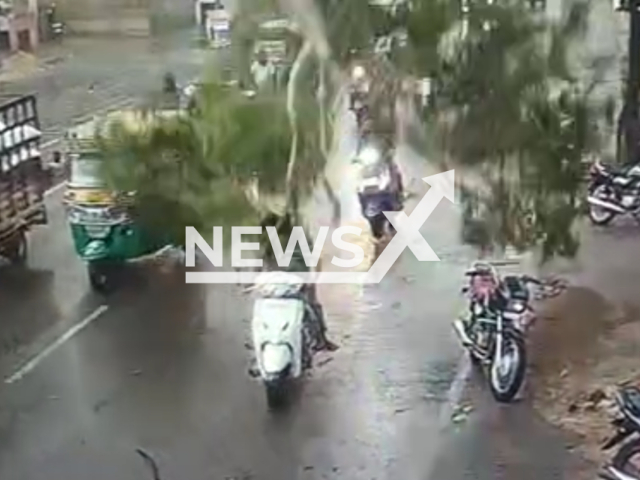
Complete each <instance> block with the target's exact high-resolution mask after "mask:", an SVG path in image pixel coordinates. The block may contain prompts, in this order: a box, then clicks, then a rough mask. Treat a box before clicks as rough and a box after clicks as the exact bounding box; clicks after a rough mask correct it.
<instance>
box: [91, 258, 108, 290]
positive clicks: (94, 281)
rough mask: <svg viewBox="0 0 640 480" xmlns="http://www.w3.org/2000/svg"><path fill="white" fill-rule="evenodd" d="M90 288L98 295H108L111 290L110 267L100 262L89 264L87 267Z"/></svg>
mask: <svg viewBox="0 0 640 480" xmlns="http://www.w3.org/2000/svg"><path fill="white" fill-rule="evenodd" d="M87 273H88V274H89V283H90V284H91V288H92V289H93V290H94V291H96V292H98V293H109V292H110V291H112V290H113V287H114V285H113V283H114V282H113V275H112V268H111V266H110V265H108V264H106V263H102V262H91V263H89V266H88V267H87Z"/></svg>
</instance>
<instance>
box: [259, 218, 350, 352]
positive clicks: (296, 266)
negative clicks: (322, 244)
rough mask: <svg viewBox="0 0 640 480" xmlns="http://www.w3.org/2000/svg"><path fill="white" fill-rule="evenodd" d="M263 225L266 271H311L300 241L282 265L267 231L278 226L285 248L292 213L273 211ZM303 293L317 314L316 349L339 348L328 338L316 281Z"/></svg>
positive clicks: (284, 247)
mask: <svg viewBox="0 0 640 480" xmlns="http://www.w3.org/2000/svg"><path fill="white" fill-rule="evenodd" d="M261 226H262V228H263V230H264V233H263V240H262V242H261V243H262V246H263V249H262V250H263V265H264V267H263V269H264V270H265V271H277V270H284V271H286V272H291V273H295V272H308V271H309V267H308V266H307V264H306V262H305V260H304V256H303V255H302V251H301V250H300V244H299V243H297V244H296V248H295V249H294V251H293V255H292V257H291V262H290V263H289V265H288V266H285V267H280V266H279V265H278V263H277V259H276V255H275V252H274V251H273V246H272V244H271V241H270V239H269V238H268V234H267V232H266V228H267V227H276V229H277V232H278V237H279V238H280V244H281V245H282V248H283V250H285V249H286V246H287V244H288V242H289V237H290V236H291V233H292V232H293V227H294V225H293V221H292V218H291V215H289V214H285V215H284V216H280V215H277V214H275V213H271V214H269V215H267V216H266V217H265V218H264V220H263V221H262V224H261ZM305 238H306V239H307V242H308V239H309V236H308V235H307V233H306V232H305ZM307 244H308V243H307ZM302 293H303V294H304V296H305V300H306V302H307V303H308V305H309V306H310V307H311V309H312V310H313V311H314V313H315V315H313V317H315V318H314V319H312V321H315V322H317V325H316V327H317V328H313V329H312V331H313V332H314V333H315V334H316V339H315V340H316V341H315V348H316V350H326V351H335V350H337V348H338V347H337V345H336V344H335V343H333V342H331V341H330V340H329V339H328V338H327V325H326V323H325V318H324V311H323V308H322V305H321V304H320V302H319V300H318V296H317V292H316V285H315V283H305V285H304V287H303V290H302Z"/></svg>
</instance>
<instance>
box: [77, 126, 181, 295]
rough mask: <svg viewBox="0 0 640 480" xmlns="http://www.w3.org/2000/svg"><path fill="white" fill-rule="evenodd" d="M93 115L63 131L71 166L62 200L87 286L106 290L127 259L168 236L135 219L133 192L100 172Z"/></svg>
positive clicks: (158, 245)
mask: <svg viewBox="0 0 640 480" xmlns="http://www.w3.org/2000/svg"><path fill="white" fill-rule="evenodd" d="M96 126H97V124H96V120H93V121H90V122H87V123H84V124H82V125H79V126H77V127H75V128H73V129H72V130H70V131H69V132H68V133H67V136H66V150H67V151H66V156H67V162H68V165H69V167H70V173H69V180H68V182H67V185H66V187H67V188H66V192H65V197H64V203H65V206H66V210H67V218H68V221H69V225H70V227H71V235H72V237H73V243H74V245H75V249H76V251H77V253H78V255H79V256H80V258H82V260H84V261H85V262H86V264H87V270H88V274H89V281H90V284H91V287H92V288H93V289H94V290H95V291H98V292H100V293H106V292H108V291H111V290H113V288H114V287H115V283H117V282H116V279H117V278H118V275H117V274H118V273H119V272H120V271H121V269H122V268H123V266H124V265H125V264H126V262H127V261H129V260H133V259H139V258H140V257H144V256H147V255H151V254H153V253H155V252H158V251H159V250H161V249H163V248H164V247H167V246H168V245H169V244H168V242H167V239H165V238H161V237H160V236H158V235H157V234H151V233H150V232H149V231H147V229H145V228H143V227H142V226H141V225H140V224H139V223H137V222H136V220H135V216H134V215H133V213H134V209H135V193H132V192H114V191H112V190H110V189H109V188H108V187H107V185H106V183H105V181H104V180H103V174H102V171H103V170H102V162H103V161H105V159H104V158H102V157H101V155H100V152H99V151H98V149H97V146H96V143H95V140H94V139H95V135H96V132H97V129H96Z"/></svg>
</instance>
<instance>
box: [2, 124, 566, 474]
mask: <svg viewBox="0 0 640 480" xmlns="http://www.w3.org/2000/svg"><path fill="white" fill-rule="evenodd" d="M345 129H347V130H349V129H351V131H352V129H353V125H350V126H349V125H346V126H345ZM353 147H354V140H353V135H352V134H348V135H345V140H344V142H342V144H341V146H340V152H339V153H338V155H336V159H340V158H341V159H342V163H340V161H339V160H336V162H338V163H337V164H336V165H337V166H336V168H344V172H346V171H347V170H348V167H346V166H345V165H346V162H345V159H346V158H348V155H349V152H350V151H351V150H352V149H353ZM399 159H400V161H401V164H402V165H401V166H402V168H403V170H404V172H405V175H406V176H407V177H408V178H412V179H414V181H410V180H407V184H408V185H409V188H411V189H414V191H415V193H416V195H417V197H416V198H415V199H414V200H413V204H415V202H416V201H417V200H418V199H419V198H420V196H421V195H422V194H423V193H424V192H425V191H426V189H427V186H426V184H423V183H422V182H421V181H420V180H418V179H420V178H421V177H423V176H426V175H428V174H431V173H436V172H434V171H432V170H431V167H429V164H428V163H426V162H425V161H424V160H423V159H421V158H419V156H417V155H416V154H415V153H413V152H411V150H410V149H408V148H405V147H403V148H400V149H399ZM345 178H348V175H347V174H345ZM340 194H341V197H342V199H343V222H344V223H354V222H356V223H357V222H359V221H361V220H360V219H358V218H356V217H357V207H355V206H354V205H355V203H354V194H353V192H352V191H350V187H349V181H345V182H343V187H342V188H340ZM48 203H49V205H48V206H49V209H50V211H51V225H50V226H48V227H46V228H41V229H39V230H36V231H34V232H33V234H32V236H31V239H30V248H31V253H30V258H29V264H28V268H27V269H14V268H9V267H6V268H3V269H2V270H0V285H2V288H1V289H0V308H1V310H0V312H1V313H0V317H1V325H0V341H1V342H2V343H1V345H2V355H1V357H0V369H1V372H2V374H3V375H4V379H5V381H4V382H3V383H2V384H0V478H2V479H3V480H18V479H20V480H68V479H85V478H91V479H92V480H113V479H115V478H117V479H119V480H141V479H147V478H149V479H150V478H152V476H151V473H150V470H148V468H147V467H146V466H145V464H144V462H143V460H142V459H141V458H140V457H139V456H138V454H137V453H136V449H137V448H142V449H144V450H145V451H147V452H149V453H150V454H151V455H153V456H154V457H155V458H156V460H157V462H158V463H159V465H160V468H161V478H162V479H184V480H187V479H189V480H205V479H207V480H211V479H216V480H223V479H261V480H262V479H264V480H282V479H314V480H315V479H318V480H320V479H345V480H346V479H349V480H372V479H378V480H382V479H397V478H402V479H403V480H414V479H415V480H425V479H433V480H442V479H447V480H458V479H460V480H462V479H466V478H474V479H482V480H484V479H486V480H495V479H502V478H504V479H509V480H527V479H536V480H539V479H541V478H544V479H553V478H570V477H563V476H562V475H563V471H564V470H565V469H566V467H567V461H568V457H567V454H566V453H565V451H564V449H563V443H562V440H561V439H560V438H559V437H557V436H556V435H555V434H553V433H552V432H550V431H549V430H548V429H547V428H545V427H542V426H540V425H538V424H537V422H536V421H535V418H534V417H532V416H531V415H530V412H529V410H528V408H527V407H526V406H524V405H513V406H510V407H506V408H501V407H499V406H496V405H495V404H494V402H493V401H491V400H490V399H489V398H488V397H487V394H486V391H485V390H484V389H482V388H477V389H471V391H467V390H465V386H466V385H467V376H468V373H469V372H468V368H467V367H466V362H464V361H463V360H461V352H460V350H459V348H458V346H457V342H456V340H455V338H454V336H453V333H452V331H451V327H450V322H451V319H452V318H453V316H454V315H456V314H457V313H458V311H459V309H460V308H461V307H462V304H461V303H460V298H459V296H458V291H459V286H460V281H461V274H462V271H463V269H464V268H466V267H467V265H468V262H469V260H470V259H471V258H472V252H471V251H470V250H469V249H467V248H466V247H464V246H461V245H460V244H459V242H458V233H457V227H458V225H459V215H458V211H457V207H456V206H455V205H452V204H449V203H447V201H446V200H445V201H443V202H442V203H441V204H440V206H439V207H438V208H437V209H436V211H435V212H434V213H433V215H432V216H431V218H430V219H429V220H428V221H427V222H426V224H425V225H424V227H423V229H422V232H423V234H424V236H425V238H426V239H427V240H428V241H429V242H430V244H431V246H432V247H433V248H434V250H435V251H436V252H437V253H438V254H439V255H440V257H441V259H442V261H441V262H438V263H428V264H425V263H419V262H417V261H416V260H415V258H414V257H413V254H412V253H411V252H410V251H408V250H407V251H405V252H404V253H403V255H402V256H401V258H400V259H399V260H398V262H397V263H396V264H395V266H394V267H393V269H392V271H391V272H390V273H389V274H388V275H387V276H386V277H385V279H384V280H383V282H382V283H381V284H379V285H374V286H364V287H363V286H359V285H347V286H344V285H332V286H326V287H324V286H323V288H322V289H321V292H320V295H321V298H322V300H323V303H324V305H325V309H326V314H327V316H328V324H329V328H330V332H331V336H332V337H333V339H334V340H335V341H336V342H337V343H339V344H340V345H341V348H340V350H338V351H337V352H335V353H333V354H322V355H320V356H319V357H318V359H317V364H316V369H315V370H314V371H313V373H312V374H311V375H310V376H309V378H306V379H305V381H304V383H303V387H302V389H301V391H300V393H299V398H297V399H296V401H295V403H294V406H293V407H292V408H291V409H290V410H289V411H287V412H285V413H283V414H282V415H277V416H274V415H270V414H269V413H268V412H267V410H266V406H265V399H264V392H263V389H262V387H261V385H260V384H259V383H258V382H257V381H256V380H255V379H252V378H251V377H250V376H249V375H248V373H247V369H248V366H249V358H250V351H249V350H248V349H247V347H246V344H247V342H248V340H249V324H248V322H249V319H250V313H251V302H250V299H249V297H247V296H245V295H244V294H243V293H242V292H241V289H240V287H238V286H235V285H216V286H213V285H212V286H197V285H191V286H187V285H185V284H184V277H183V273H182V272H181V270H180V269H176V270H172V269H171V268H170V266H168V265H166V264H161V263H160V264H147V265H142V266H138V267H136V268H133V267H132V269H131V271H130V272H131V276H130V277H129V278H128V279H127V282H126V285H125V287H124V288H123V289H122V290H121V291H120V292H119V293H117V294H115V295H113V296H110V297H107V298H104V297H98V296H96V295H94V294H92V293H91V292H90V290H89V287H88V284H87V280H86V278H85V272H84V269H83V266H82V264H81V263H80V262H79V261H78V259H77V258H76V257H75V255H74V253H73V250H72V246H71V244H70V238H69V235H68V231H67V229H66V224H65V221H64V216H63V212H62V210H61V207H60V192H56V193H54V194H52V195H51V196H50V197H49V198H48ZM411 208H412V205H409V206H408V210H410V209H411ZM472 385H473V382H472ZM463 398H468V399H469V401H470V402H471V404H472V405H473V406H474V411H473V412H471V414H470V415H469V417H468V419H467V421H466V422H462V423H461V424H456V425H454V424H452V422H451V420H450V416H451V413H452V410H453V408H454V407H455V406H456V405H457V404H458V403H459V402H460V401H461V400H462V399H463Z"/></svg>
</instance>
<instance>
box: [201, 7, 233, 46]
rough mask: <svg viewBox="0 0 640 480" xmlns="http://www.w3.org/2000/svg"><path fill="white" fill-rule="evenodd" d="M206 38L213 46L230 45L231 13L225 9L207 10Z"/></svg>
mask: <svg viewBox="0 0 640 480" xmlns="http://www.w3.org/2000/svg"><path fill="white" fill-rule="evenodd" d="M205 31H206V36H207V40H208V41H209V44H210V45H211V47H213V48H224V47H228V46H229V45H231V15H230V14H229V12H228V11H227V10H224V9H214V10H207V11H206V17H205Z"/></svg>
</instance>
